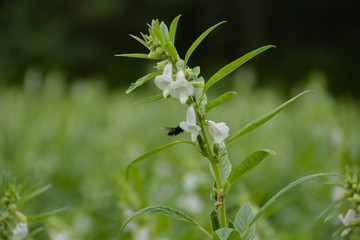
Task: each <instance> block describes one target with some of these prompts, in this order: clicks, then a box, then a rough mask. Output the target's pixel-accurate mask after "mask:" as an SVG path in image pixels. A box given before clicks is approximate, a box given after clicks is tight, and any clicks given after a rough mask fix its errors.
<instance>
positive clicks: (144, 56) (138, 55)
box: [115, 53, 151, 59]
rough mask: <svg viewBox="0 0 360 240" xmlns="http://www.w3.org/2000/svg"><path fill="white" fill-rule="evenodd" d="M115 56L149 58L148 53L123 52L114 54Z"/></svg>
mask: <svg viewBox="0 0 360 240" xmlns="http://www.w3.org/2000/svg"><path fill="white" fill-rule="evenodd" d="M115 57H129V58H143V59H151V58H149V55H147V54H144V53H125V54H115Z"/></svg>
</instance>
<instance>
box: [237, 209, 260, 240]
mask: <svg viewBox="0 0 360 240" xmlns="http://www.w3.org/2000/svg"><path fill="white" fill-rule="evenodd" d="M253 218H254V213H253V211H252V209H251V206H250V203H249V202H246V203H245V204H244V205H243V206H242V207H241V208H240V210H239V212H238V213H237V214H236V217H235V222H234V225H235V229H236V230H237V231H239V232H240V234H243V233H244V231H245V229H246V226H247V225H248V224H249V223H250V222H251V220H252V219H253ZM254 236H255V224H253V225H252V226H251V228H250V230H249V231H248V232H247V233H246V235H245V236H244V240H252V239H253V238H254Z"/></svg>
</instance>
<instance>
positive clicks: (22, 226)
mask: <svg viewBox="0 0 360 240" xmlns="http://www.w3.org/2000/svg"><path fill="white" fill-rule="evenodd" d="M28 234H29V229H28V227H27V223H19V224H17V225H16V227H15V229H14V231H13V236H12V238H11V240H23V239H25V238H26V237H27V235H28Z"/></svg>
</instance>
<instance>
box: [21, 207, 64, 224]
mask: <svg viewBox="0 0 360 240" xmlns="http://www.w3.org/2000/svg"><path fill="white" fill-rule="evenodd" d="M66 209H68V207H63V208H59V209H56V210H53V211H50V212H46V213H42V214H41V215H37V216H30V217H27V220H28V221H29V222H33V221H39V220H42V219H45V218H48V217H50V216H54V215H56V214H58V213H61V212H63V211H65V210H66Z"/></svg>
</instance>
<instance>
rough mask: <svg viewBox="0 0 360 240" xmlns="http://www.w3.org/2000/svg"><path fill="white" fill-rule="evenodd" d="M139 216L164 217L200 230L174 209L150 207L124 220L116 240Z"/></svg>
mask: <svg viewBox="0 0 360 240" xmlns="http://www.w3.org/2000/svg"><path fill="white" fill-rule="evenodd" d="M141 214H158V215H164V216H168V217H172V218H175V219H178V220H180V221H183V222H187V223H190V224H192V225H195V226H197V227H200V228H201V226H200V225H199V223H197V222H196V221H195V220H193V219H192V218H191V217H189V216H188V215H186V214H185V213H183V212H180V211H178V210H176V209H173V208H170V207H165V206H150V207H147V208H144V209H141V210H140V211H137V212H136V213H134V214H133V215H132V216H130V217H129V218H128V219H126V220H125V222H124V223H123V225H122V226H121V228H120V232H119V235H118V240H119V239H120V235H121V233H122V231H123V230H124V228H125V227H126V225H127V224H128V223H129V222H130V221H131V220H132V219H133V218H134V217H136V216H138V215H141Z"/></svg>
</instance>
